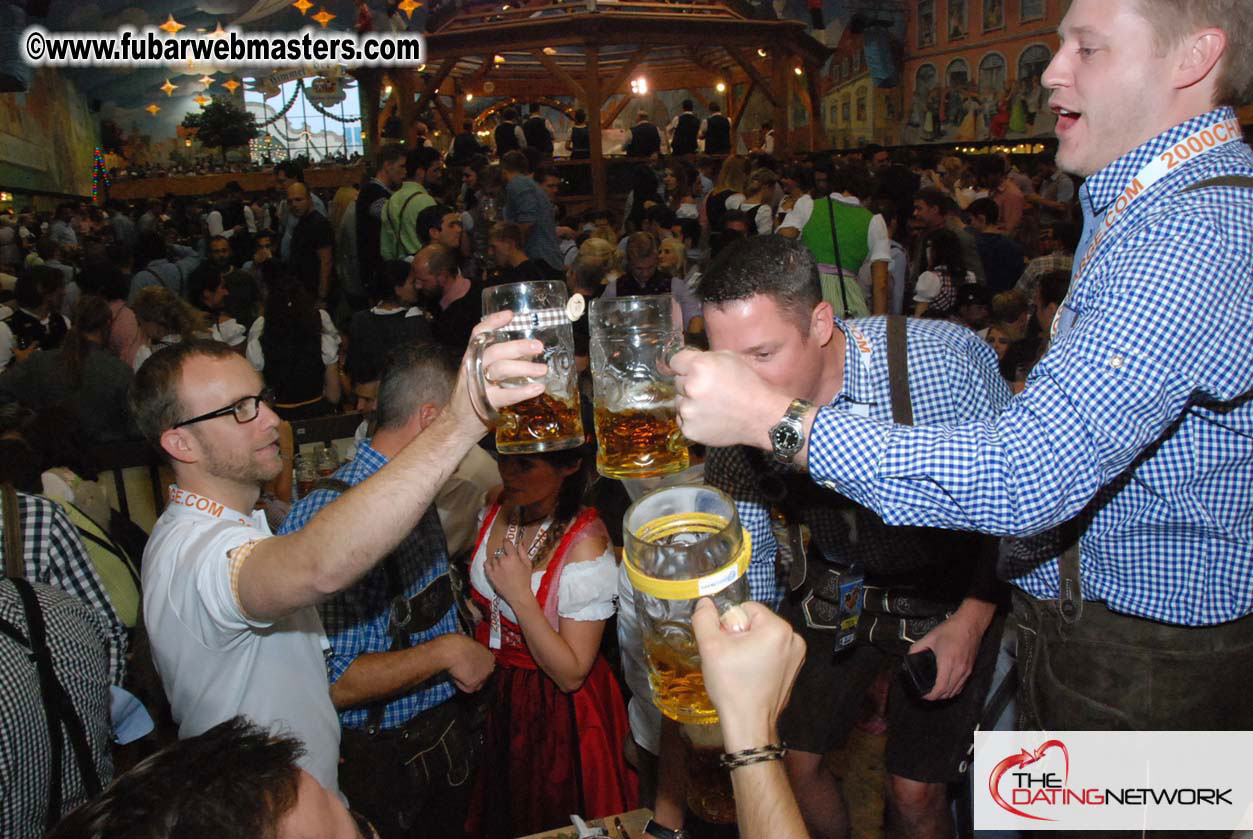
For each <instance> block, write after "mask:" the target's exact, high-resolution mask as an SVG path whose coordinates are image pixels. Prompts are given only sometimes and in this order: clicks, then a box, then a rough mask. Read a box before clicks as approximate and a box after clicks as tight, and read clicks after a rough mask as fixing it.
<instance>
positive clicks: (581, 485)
mask: <svg viewBox="0 0 1253 839" xmlns="http://www.w3.org/2000/svg"><path fill="white" fill-rule="evenodd" d="M533 456H534V457H537V458H539V459H540V460H543V461H545V462H547V463H548V464H549V465H550V466H552V467H553V468H554V469H568V468H569V467H571V466H576V465H577V466H578V467H579V468H578V469H577V470H575V471H574V472H572V473H571V474H569V475H566V478H565V480H564V481H562V482H561V489H559V490H557V506H556V507H555V508H554V509H553V521H557V522H566V523H568V522H570V521H572V520H573V519H574V517H575V516H577V515H578V514H579V509H580V508H581V507H582V506H583V499H584V498H585V497H586V496H587V488H588V485H589V484H590V483H591V480H592V457H591V453H590V452H589V451H588V450H587V447H586V446H579V447H577V448H573V449H565V450H564V451H559V452H540V453H539V454H536V455H533Z"/></svg>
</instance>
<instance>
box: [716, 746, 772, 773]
mask: <svg viewBox="0 0 1253 839" xmlns="http://www.w3.org/2000/svg"><path fill="white" fill-rule="evenodd" d="M785 754H787V748H786V747H785V746H784V745H783V744H782V743H770V744H769V745H766V746H759V747H757V748H755V749H744V750H743V751H739V752H728V753H727V754H724V755H722V756H721V757H719V758H718V763H720V764H721V765H722V768H723V769H728V770H730V769H739V768H740V767H741V766H752V765H753V764H754V763H762V762H764V761H767V760H782V759H783V756H784V755H785Z"/></svg>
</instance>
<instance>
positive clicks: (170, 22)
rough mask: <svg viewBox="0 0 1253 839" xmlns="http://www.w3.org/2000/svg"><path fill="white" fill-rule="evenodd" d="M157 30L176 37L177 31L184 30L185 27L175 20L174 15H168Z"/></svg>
mask: <svg viewBox="0 0 1253 839" xmlns="http://www.w3.org/2000/svg"><path fill="white" fill-rule="evenodd" d="M157 28H158V29H161V30H164V31H165V32H168V33H170V34H171V35H177V34H178V33H179V30H181V29H186V28H187V27H186V26H184V25H183V24H181V23H179V22H178V21H177V20H175V19H174V15H170V16H169V17H168V18H166V21H165V23H163V24H161V25H160V26H158V27H157Z"/></svg>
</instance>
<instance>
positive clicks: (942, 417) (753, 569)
mask: <svg viewBox="0 0 1253 839" xmlns="http://www.w3.org/2000/svg"><path fill="white" fill-rule="evenodd" d="M850 323H851V324H852V325H853V326H855V327H856V328H857V329H858V330H859V331H860V332H861V334H862V335H863V336H864V337H865V339H866V341H867V343H868V345H869V350H870V353H869V354H868V355H867V356H865V359H866V360H867V361H868V362H869V365H868V366H867V365H866V363H864V362H863V360H862V358H863V355H862V352H861V351H860V349H859V348H858V345H857V342H856V341H855V340H854V337H853V335H852V333H851V331H850V328H849V324H846V323H842V322H840V321H838V320H837V321H836V325H837V326H838V327H839V328H840V329H842V330H843V331H844V334H845V338H846V340H847V342H848V350H847V352H846V353H845V361H844V385H843V387H842V388H841V389H840V392H839V393H837V394H836V396H835V399H834V400H832V402H831V403H830V405H829V406H827V408H825V409H824V413H825V412H832V413H836V414H839V415H848V416H850V417H851V416H864V417H870V418H872V419H873V420H874V421H876V422H888V423H890V422H891V420H892V394H891V388H890V384H889V380H888V360H887V319H886V318H883V317H872V318H862V319H860V320H854V321H851V322H850ZM906 334H907V345H908V350H909V352H908V357H909V393H910V401H911V404H912V407H913V413H914V421H915V422H916V423H919V424H933V423H944V424H953V423H958V422H965V421H984V422H991V421H992V420H993V419H994V418H995V416H996V415H997V413H999V412H1000V411H1001V409H1002V408H1004V407H1005V405H1006V404H1008V402H1009V400H1010V391H1009V386H1008V385H1006V384H1005V380H1004V379H1003V378H1002V377H1001V374H1000V373H999V372H998V370H997V366H996V355H995V354H994V353H993V352H992V349H991V348H990V347H989V346H988V345H987V343H985V342H984V341H983V339H981V338H980V337H979V336H977V335H975V333H973V332H971V331H970V330H969V329H966V328H965V327H963V326H958V325H956V324H953V323H949V322H947V321H940V320H915V319H910V320H909V321H907V333H906ZM811 439H812V438H811ZM811 457H812V455H811ZM778 468H779V469H780V470H782V469H786V468H788V467H783V466H779V467H778ZM811 468H812V464H811ZM815 477H817V476H815ZM705 482H706V483H708V484H710V485H711V486H715V487H718V488H719V489H722V490H723V491H724V492H726V493H728V494H729V495H731V497H732V498H734V499H735V500H736V509H737V511H738V512H739V515H740V523H741V524H742V525H743V526H744V527H745V528H746V529H747V530H748V532H749V534H750V535H751V536H752V538H753V557H752V561H751V563H750V564H749V566H748V587H749V592H750V595H751V596H752V598H753V599H754V600H758V601H761V602H762V603H765V604H767V605H769V606H771V607H772V608H777V607H778V605H779V603H780V601H781V600H782V598H783V595H784V593H785V587H784V585H783V584H784V583H785V582H786V581H785V580H776V579H775V566H774V559H775V554H776V552H777V550H778V543H777V542H776V541H775V538H774V532H773V531H772V530H771V528H770V507H771V503H770V501H768V500H767V499H765V498H764V497H762V495H761V493H760V492H759V491H758V489H757V486H758V476H757V475H756V474H755V470H754V468H753V466H752V464H751V463H750V462H749V461H748V460H746V459H745V458H744V457H742V456H741V455H740V453H739V452H738V450H737V449H713V450H711V451H710V453H709V460H708V461H707V463H706V464H705ZM857 529H858V528H857V526H852V527H851V531H856V530H857ZM895 538H896V540H897V544H898V546H899V544H900V540H901V539H902V538H904V537H902V536H901V535H900V534H896V536H895ZM881 545H882V541H881V540H876V539H874V538H872V534H858V533H855V532H852V533H850V541H849V542H848V543H847V544H845V545H843V546H842V549H843V550H846V551H847V552H848V554H847V555H846V556H845V557H844V558H846V559H850V560H858V559H860V558H861V557H859V556H858V553H859V552H864V551H870V552H873V551H876V550H880V549H881Z"/></svg>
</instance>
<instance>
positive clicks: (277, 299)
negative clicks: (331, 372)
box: [261, 260, 322, 352]
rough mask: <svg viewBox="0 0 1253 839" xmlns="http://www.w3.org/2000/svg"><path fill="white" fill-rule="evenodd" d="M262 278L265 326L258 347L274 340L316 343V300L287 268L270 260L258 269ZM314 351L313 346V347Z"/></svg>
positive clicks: (319, 326) (318, 325)
mask: <svg viewBox="0 0 1253 839" xmlns="http://www.w3.org/2000/svg"><path fill="white" fill-rule="evenodd" d="M262 276H263V277H264V278H265V283H264V284H265V311H264V315H265V329H264V330H263V331H262V333H261V349H262V350H263V351H266V348H267V347H270V346H274V345H276V344H278V343H305V344H314V345H316V344H317V343H318V341H319V340H320V336H321V335H322V316H321V315H319V314H318V308H317V301H316V300H315V299H314V297H313V294H312V292H310V291H309V289H308V288H306V287H305V284H304V283H303V282H301V280H300V278H298V277H297V276H296V275H295V274H294V273H293V272H292V271H291V270H290V268H288V267H286V266H279V265H276V264H275V263H274V261H273V260H271V261H269V262H266V263H265V265H264V266H263V268H262ZM313 352H317V349H316V347H315V349H314V350H313Z"/></svg>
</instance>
